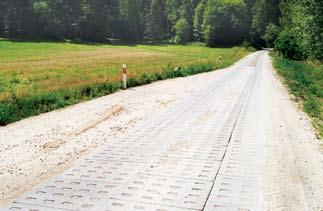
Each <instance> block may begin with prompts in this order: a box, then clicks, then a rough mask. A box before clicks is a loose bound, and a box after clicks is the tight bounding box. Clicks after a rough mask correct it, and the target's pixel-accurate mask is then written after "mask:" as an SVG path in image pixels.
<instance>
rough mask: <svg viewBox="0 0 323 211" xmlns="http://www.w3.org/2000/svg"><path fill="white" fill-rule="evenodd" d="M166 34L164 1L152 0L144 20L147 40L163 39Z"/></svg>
mask: <svg viewBox="0 0 323 211" xmlns="http://www.w3.org/2000/svg"><path fill="white" fill-rule="evenodd" d="M166 36H167V17H166V14H165V1H164V0H152V2H151V5H150V10H149V13H148V16H147V21H146V37H147V38H148V39H149V40H157V41H159V40H163V39H164V38H166Z"/></svg>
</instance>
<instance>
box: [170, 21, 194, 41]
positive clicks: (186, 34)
mask: <svg viewBox="0 0 323 211" xmlns="http://www.w3.org/2000/svg"><path fill="white" fill-rule="evenodd" d="M190 31H191V27H190V24H189V23H188V21H187V20H186V19H184V18H182V19H179V20H178V21H177V23H176V25H175V33H176V35H175V39H174V40H175V43H177V44H187V43H188V42H189V41H190Z"/></svg>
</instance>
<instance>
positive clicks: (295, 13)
mask: <svg viewBox="0 0 323 211" xmlns="http://www.w3.org/2000/svg"><path fill="white" fill-rule="evenodd" d="M322 8H323V1H320V0H313V1H309V0H305V1H282V2H281V4H280V10H281V11H282V13H283V16H282V19H281V22H282V27H283V29H284V30H288V31H290V32H291V33H292V34H293V35H294V36H295V37H296V38H297V40H298V44H299V45H300V46H301V48H302V51H303V54H304V55H306V57H308V58H310V59H321V60H322V59H323V45H322V43H323V34H322Z"/></svg>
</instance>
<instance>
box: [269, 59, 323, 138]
mask: <svg viewBox="0 0 323 211" xmlns="http://www.w3.org/2000/svg"><path fill="white" fill-rule="evenodd" d="M272 56H273V58H274V65H275V67H276V68H277V70H278V73H279V74H280V75H281V76H282V77H283V78H284V79H285V83H286V84H287V86H288V88H289V90H290V91H291V93H292V94H293V95H294V96H295V97H296V100H297V101H299V102H300V103H301V104H302V106H303V109H304V111H305V112H306V113H307V114H308V115H309V116H310V117H312V119H313V125H314V127H315V128H316V129H317V131H318V136H319V137H321V138H322V137H323V65H322V63H321V62H319V61H314V62H313V61H308V62H306V61H302V62H301V61H292V60H288V59H285V58H283V57H281V56H279V55H278V54H274V53H272Z"/></svg>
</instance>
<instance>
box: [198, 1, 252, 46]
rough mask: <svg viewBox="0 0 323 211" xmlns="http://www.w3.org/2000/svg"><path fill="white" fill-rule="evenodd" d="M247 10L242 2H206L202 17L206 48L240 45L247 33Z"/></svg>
mask: <svg viewBox="0 0 323 211" xmlns="http://www.w3.org/2000/svg"><path fill="white" fill-rule="evenodd" d="M246 17H247V8H246V4H245V2H244V1H243V0H225V1H223V0H208V1H207V4H206V9H205V15H204V23H203V28H204V35H205V39H206V43H207V45H208V46H215V45H233V44H238V43H241V42H242V41H243V40H244V39H245V38H246V34H247V32H246V31H245V28H246V25H245V23H246V22H245V20H246Z"/></svg>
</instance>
